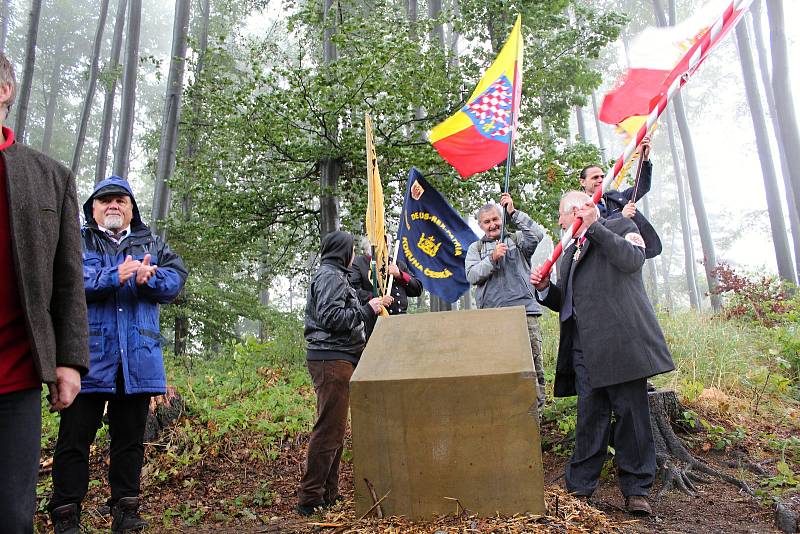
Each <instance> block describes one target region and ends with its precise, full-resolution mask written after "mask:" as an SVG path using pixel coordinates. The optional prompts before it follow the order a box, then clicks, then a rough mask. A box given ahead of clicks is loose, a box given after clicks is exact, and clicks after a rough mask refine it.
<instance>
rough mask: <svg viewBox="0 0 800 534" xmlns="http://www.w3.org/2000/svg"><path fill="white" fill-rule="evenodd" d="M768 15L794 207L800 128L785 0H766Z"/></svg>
mask: <svg viewBox="0 0 800 534" xmlns="http://www.w3.org/2000/svg"><path fill="white" fill-rule="evenodd" d="M767 17H768V18H769V33H770V51H771V52H772V91H773V94H774V95H775V108H776V109H777V110H778V115H777V116H778V124H779V125H780V128H781V138H782V140H783V146H784V147H785V148H786V160H787V163H788V164H789V165H788V170H789V176H790V179H791V183H792V187H791V189H792V194H793V196H794V204H795V209H800V132H798V129H797V115H796V114H795V111H794V97H793V95H792V86H791V80H790V78H789V52H788V50H787V47H786V31H785V30H784V24H783V0H767Z"/></svg>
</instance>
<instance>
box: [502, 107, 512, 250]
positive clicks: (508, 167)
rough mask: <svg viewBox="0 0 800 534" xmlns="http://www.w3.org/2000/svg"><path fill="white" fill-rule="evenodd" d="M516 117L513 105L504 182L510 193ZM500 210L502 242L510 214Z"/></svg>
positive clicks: (505, 189) (504, 191) (504, 189)
mask: <svg viewBox="0 0 800 534" xmlns="http://www.w3.org/2000/svg"><path fill="white" fill-rule="evenodd" d="M515 119H516V114H515V113H514V106H513V104H512V106H511V132H510V133H511V135H510V139H509V140H508V156H506V177H505V182H504V183H503V193H508V189H509V187H510V183H509V182H510V180H511V158H512V156H513V155H514V133H515V131H516V128H515V127H514V120H515ZM500 211H502V212H503V225H502V226H501V227H500V243H502V242H503V241H504V240H505V238H506V216H507V215H508V210H506V208H505V207H504V206H500Z"/></svg>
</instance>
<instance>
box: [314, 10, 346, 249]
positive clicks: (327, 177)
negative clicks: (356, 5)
mask: <svg viewBox="0 0 800 534" xmlns="http://www.w3.org/2000/svg"><path fill="white" fill-rule="evenodd" d="M333 7H334V4H333V0H322V18H323V21H322V23H323V26H324V29H323V35H322V39H323V41H322V51H323V54H322V62H323V66H325V67H327V66H329V65H330V64H331V63H333V62H334V61H336V57H337V55H336V43H334V41H333V34H334V33H335V31H336V15H335V13H334V12H333V11H332V9H333ZM328 128H330V129H331V130H332V131H333V136H334V137H335V138H338V137H339V126H338V122H337V121H336V120H335V118H334V120H332V121H330V122H329V124H328ZM328 150H333V147H328ZM319 170H320V202H319V207H320V237H323V236H325V235H326V234H328V233H330V232H334V231H336V230H338V229H339V193H338V187H339V173H340V172H341V162H340V161H339V160H338V159H337V158H336V157H334V156H333V155H332V154H328V155H327V156H324V157H322V158H321V159H320V161H319Z"/></svg>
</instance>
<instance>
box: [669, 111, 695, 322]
mask: <svg viewBox="0 0 800 534" xmlns="http://www.w3.org/2000/svg"><path fill="white" fill-rule="evenodd" d="M666 123H667V136H668V137H669V148H670V152H671V153H672V167H673V170H674V172H675V184H676V185H677V188H678V211H679V212H680V218H681V237H682V238H683V268H684V273H685V274H686V290H687V292H688V293H689V305H690V306H691V307H692V309H694V310H698V311H699V310H700V301H701V299H700V291H699V290H698V289H697V273H696V272H695V262H694V244H693V243H692V223H691V221H690V219H689V206H687V203H686V184H685V183H684V181H683V173H682V172H681V162H680V158H679V157H678V148H677V147H676V146H675V125H674V124H673V122H672V115H670V114H669V112H667V114H666Z"/></svg>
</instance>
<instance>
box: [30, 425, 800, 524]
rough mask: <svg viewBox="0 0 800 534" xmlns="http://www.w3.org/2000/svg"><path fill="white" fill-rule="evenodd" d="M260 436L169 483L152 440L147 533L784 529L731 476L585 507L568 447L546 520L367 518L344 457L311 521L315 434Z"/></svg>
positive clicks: (702, 438)
mask: <svg viewBox="0 0 800 534" xmlns="http://www.w3.org/2000/svg"><path fill="white" fill-rule="evenodd" d="M700 415H701V416H704V417H708V416H709V414H705V413H701V414H700ZM752 423H755V421H754V422H752ZM760 423H761V424H762V427H761V428H758V429H756V428H754V427H752V426H751V427H749V430H750V431H751V433H753V434H757V433H759V432H761V433H768V435H772V436H775V435H776V434H775V433H774V432H775V430H776V429H775V426H774V425H771V424H770V423H769V421H767V420H761V421H760ZM184 424H185V421H184ZM179 426H180V425H179ZM542 430H543V440H542V441H543V443H545V444H548V443H549V444H552V443H556V442H559V441H560V438H561V437H562V436H561V434H560V432H559V430H558V428H557V426H556V424H555V422H554V421H550V422H546V423H545V424H544V425H543V429H542ZM798 430H799V429H798V428H794V429H791V428H786V429H784V432H785V435H784V436H783V437H784V438H789V437H790V436H791V433H792V432H794V433H797V431H798ZM763 435H767V434H763ZM688 439H689V441H690V442H692V443H693V444H694V445H695V447H693V448H694V449H695V452H696V453H697V454H698V455H699V456H700V457H701V458H702V459H703V460H705V461H706V462H708V463H709V464H710V465H713V466H715V467H717V468H720V469H722V470H724V471H726V472H728V473H729V474H731V475H733V476H737V477H742V476H744V478H745V479H747V480H748V481H749V482H750V483H751V485H752V486H754V487H759V486H760V485H763V483H760V482H759V480H758V479H757V478H756V477H755V475H752V474H750V473H749V472H745V471H744V470H743V469H741V468H731V467H728V464H729V463H735V462H736V459H737V458H741V457H742V456H741V455H742V453H745V454H747V455H748V456H749V455H751V454H752V453H754V452H755V450H756V449H759V450H760V447H759V445H758V444H757V443H753V442H747V440H743V441H742V442H740V443H736V444H735V446H733V447H729V448H728V450H727V451H718V450H716V448H715V447H714V446H713V443H712V441H713V439H714V438H713V436H712V437H711V440H709V434H708V433H702V434H701V435H698V436H691V437H689V438H688ZM259 440H260V436H258V435H245V434H240V435H238V436H237V438H236V440H232V441H229V442H227V443H224V444H221V445H220V446H218V447H217V448H213V449H211V450H210V451H206V454H205V455H203V457H202V458H200V459H199V460H198V461H196V462H193V463H192V464H191V465H186V466H184V467H183V468H182V469H181V470H180V474H179V476H171V477H169V478H167V479H165V480H163V481H159V480H158V477H157V476H155V475H156V469H155V466H157V465H159V464H161V465H167V464H169V462H170V459H169V458H166V457H165V455H167V456H168V455H169V453H168V452H164V451H162V450H160V449H163V448H164V447H159V446H156V445H149V446H148V451H147V458H148V459H147V465H146V467H145V472H144V476H143V495H142V501H143V507H142V512H143V515H144V516H145V517H146V518H148V519H149V520H150V522H151V526H150V527H149V528H148V529H147V531H146V532H154V533H155V532H187V533H188V532H192V533H195V532H198V533H205V532H208V533H211V532H253V533H256V532H331V533H334V532H335V533H346V532H350V533H362V532H363V533H367V532H376V533H377V532H396V533H403V532H426V533H434V532H442V533H445V532H447V533H449V532H508V533H512V532H514V533H516V532H610V531H617V532H631V533H639V532H655V531H658V532H681V533H683V532H687V533H689V532H691V533H694V532H702V533H711V532H725V533H770V532H779V530H777V529H776V527H775V521H774V507H772V506H769V499H767V498H762V499H755V498H753V497H750V496H748V495H746V494H744V493H742V492H740V491H739V490H738V489H737V488H735V487H733V486H731V485H729V484H726V483H724V482H715V483H713V484H711V485H707V486H701V488H700V492H699V493H698V494H697V496H695V497H689V496H687V495H684V494H682V493H678V492H675V491H673V492H670V493H668V494H666V495H664V496H663V497H661V498H659V499H653V501H652V503H653V510H654V515H653V516H652V517H650V518H647V519H638V520H637V519H635V518H632V517H631V516H629V515H628V514H626V513H625V512H624V510H623V506H624V502H623V499H622V497H621V496H620V494H619V491H618V489H617V485H616V481H615V477H614V475H613V473H610V474H608V475H606V476H604V478H603V480H602V482H601V485H600V487H599V488H598V490H597V492H596V493H595V495H594V498H593V501H592V503H591V504H590V505H587V504H584V503H582V502H579V501H577V500H575V499H573V498H572V497H570V496H569V495H567V494H566V492H565V491H564V489H563V477H562V476H561V475H562V473H563V470H564V465H565V463H566V461H567V455H566V453H565V451H559V452H558V453H557V452H553V451H552V449H551V450H550V451H548V452H545V454H544V455H543V461H544V480H545V494H546V503H547V509H548V511H547V515H546V516H543V517H525V516H515V517H513V518H501V517H497V518H490V519H481V518H476V517H472V516H470V515H469V512H468V511H467V512H466V513H462V514H461V515H456V514H455V511H454V514H453V515H451V516H447V517H442V518H439V519H438V520H436V521H431V522H426V523H411V522H408V521H405V520H404V519H402V518H391V519H385V520H382V521H381V520H377V519H375V518H374V517H373V518H369V519H365V520H358V519H357V518H356V515H355V510H354V505H353V479H352V462H351V461H350V459H349V455H348V454H345V457H346V461H345V462H344V463H343V469H342V474H341V477H342V488H341V489H342V494H343V496H344V501H342V502H341V503H339V504H338V505H337V506H336V507H334V508H332V509H330V510H328V511H326V512H325V513H324V514H323V515H321V516H316V517H312V518H310V519H307V518H303V517H300V516H298V515H297V514H296V513H295V507H296V505H297V497H296V494H295V492H296V489H297V484H298V481H299V478H300V475H301V466H302V464H303V460H304V456H305V447H306V441H307V434H305V433H303V434H300V435H299V436H298V437H297V438H296V439H294V440H289V441H285V442H283V443H280V444H278V446H277V451H278V452H277V453H276V454H275V455H273V456H274V457H272V458H269V457H265V456H262V455H260V454H253V451H255V450H257V449H258V443H259ZM704 451H705V452H704ZM107 462H108V450H107V444H106V445H105V446H104V447H102V448H98V449H96V450H95V451H94V453H93V455H92V467H91V471H92V474H91V477H90V478H91V479H92V480H93V481H94V482H93V483H92V484H91V488H90V492H89V495H88V497H87V499H86V501H85V502H84V511H83V524H84V527H85V528H86V530H87V531H89V532H102V531H106V532H107V531H108V529H109V528H110V518H109V516H108V515H107V509H105V507H104V505H105V501H106V499H107V498H108V496H109V492H108V488H107V485H106V484H105V483H104V482H105V470H106V468H107ZM767 470H768V473H769V474H768V475H767V476H766V477H762V478H763V479H768V478H769V477H770V476H772V477H774V476H777V475H779V473H777V472H776V471H775V469H774V463H773V465H772V467H769V466H767ZM100 481H103V482H102V483H101V482H100ZM655 489H656V491H657V489H658V486H656V488H655ZM654 493H655V492H654ZM784 502H785V503H786V504H788V505H789V506H791V507H792V508H793V509H794V510H796V511H800V494H798V493H796V492H794V493H791V492H790V493H787V494H785V495H784ZM37 519H38V526H39V531H40V532H42V531H46V530H49V529H50V528H52V527H50V526H49V525H48V519H47V517H46V515H45V514H39V516H38V517H37Z"/></svg>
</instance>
